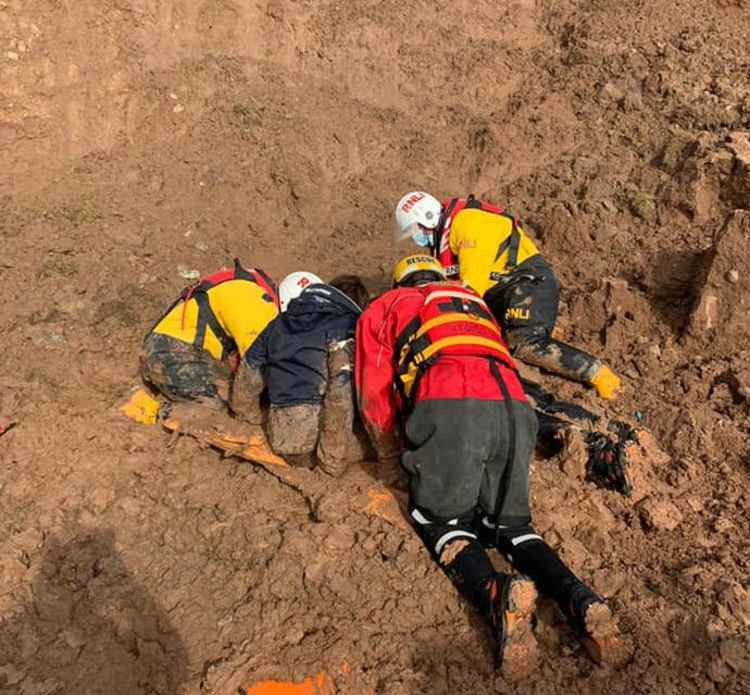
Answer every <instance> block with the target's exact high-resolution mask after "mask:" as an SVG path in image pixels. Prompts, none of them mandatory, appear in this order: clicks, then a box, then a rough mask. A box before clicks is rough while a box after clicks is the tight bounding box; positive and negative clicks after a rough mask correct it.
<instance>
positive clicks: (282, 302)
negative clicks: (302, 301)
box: [279, 270, 323, 311]
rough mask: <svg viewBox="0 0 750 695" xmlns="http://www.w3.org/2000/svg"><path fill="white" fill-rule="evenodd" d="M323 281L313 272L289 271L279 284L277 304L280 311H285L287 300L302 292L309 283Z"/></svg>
mask: <svg viewBox="0 0 750 695" xmlns="http://www.w3.org/2000/svg"><path fill="white" fill-rule="evenodd" d="M322 283H323V281H322V280H321V279H320V278H319V277H318V276H317V275H316V274H315V273H310V272H308V271H306V270H298V271H297V272H295V273H289V275H287V276H286V277H285V278H284V279H283V280H282V281H281V284H280V285H279V306H280V307H281V311H286V310H287V307H288V306H289V302H291V301H292V300H293V299H296V298H297V297H299V296H300V295H301V294H302V290H304V289H305V288H306V287H309V286H310V285H319V284H322Z"/></svg>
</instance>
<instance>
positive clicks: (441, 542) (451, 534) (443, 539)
mask: <svg viewBox="0 0 750 695" xmlns="http://www.w3.org/2000/svg"><path fill="white" fill-rule="evenodd" d="M454 538H471V539H472V540H476V539H477V537H476V535H475V534H473V533H469V532H468V531H448V533H444V534H443V535H442V536H440V538H438V542H437V543H435V555H440V551H442V549H443V548H444V547H445V545H446V544H447V543H448V541H452V540H453V539H454Z"/></svg>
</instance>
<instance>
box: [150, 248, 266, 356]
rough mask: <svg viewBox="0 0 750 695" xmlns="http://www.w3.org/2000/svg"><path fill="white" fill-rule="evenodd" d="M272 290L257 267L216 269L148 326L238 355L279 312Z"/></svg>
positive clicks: (213, 350)
mask: <svg viewBox="0 0 750 695" xmlns="http://www.w3.org/2000/svg"><path fill="white" fill-rule="evenodd" d="M278 313H279V312H278V308H277V299H276V289H275V287H274V285H273V283H272V282H271V281H270V279H269V278H268V277H267V276H266V275H265V273H263V271H261V270H259V269H255V270H245V269H244V268H242V267H241V265H240V264H239V261H237V260H236V259H235V268H234V270H227V271H220V272H219V273H215V274H214V275H210V276H208V277H206V278H203V279H202V280H201V281H200V282H199V283H198V284H197V285H196V286H194V287H189V288H186V289H185V290H183V292H182V294H181V295H180V297H179V298H178V299H177V300H176V301H175V303H174V304H173V305H172V306H171V307H170V308H169V309H168V310H167V312H166V313H165V314H164V315H163V316H162V318H161V319H160V320H159V321H158V322H157V323H156V325H155V326H154V328H153V329H152V331H151V332H152V333H159V334H161V335H167V336H170V337H172V338H176V339H177V340H181V341H183V342H185V343H190V344H191V345H194V346H196V347H198V348H202V349H204V350H206V351H208V352H209V353H210V354H211V355H212V356H213V357H215V358H216V359H217V360H221V359H223V358H224V357H226V356H227V354H229V353H230V352H237V353H239V356H240V357H243V356H244V355H245V353H246V352H247V351H248V349H249V348H250V346H251V345H252V344H253V343H254V342H255V340H256V339H257V338H258V336H259V335H260V334H261V333H262V332H263V330H264V329H265V327H266V326H267V325H268V324H269V323H270V322H271V321H272V320H273V319H274V318H275V317H276V315H277V314H278Z"/></svg>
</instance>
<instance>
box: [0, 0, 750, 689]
mask: <svg viewBox="0 0 750 695" xmlns="http://www.w3.org/2000/svg"><path fill="white" fill-rule="evenodd" d="M748 12H750V8H749V7H748V4H747V2H745V1H744V0H725V1H721V2H720V1H718V0H717V1H716V2H712V3H699V2H697V1H696V0H684V1H683V2H678V3H648V4H644V3H641V2H635V1H634V0H625V1H623V2H609V1H607V0H604V1H598V2H590V3H578V2H572V0H561V1H555V2H552V0H540V1H537V2H534V3H532V2H527V1H521V2H514V3H506V2H494V1H493V2H490V1H489V0H478V1H477V2H474V3H470V4H469V3H438V4H434V6H433V5H431V4H425V3H416V2H410V1H409V0H407V1H406V2H392V1H390V0H384V1H380V2H366V1H359V0H356V1H353V2H349V3H336V2H329V1H327V0H322V1H321V2H316V3H299V2H292V1H291V0H273V1H270V2H262V3H244V2H243V3H241V2H232V1H230V0H226V1H224V0H222V1H220V2H195V3H179V2H176V1H171V0H158V1H157V0H152V1H150V2H145V3H136V2H133V1H132V0H124V2H118V3H114V2H110V1H109V0H102V1H101V2H96V3H95V2H91V1H90V0H82V1H80V2H76V3H55V2H51V1H49V0H32V1H31V2H28V1H27V2H21V0H6V1H5V2H0V162H1V163H2V166H0V186H1V188H0V190H1V191H2V193H0V242H1V244H2V245H1V246H0V248H1V251H0V279H2V284H1V285H0V287H1V289H0V292H1V293H2V300H3V301H2V309H1V310H0V328H2V335H3V336H4V337H5V341H4V343H5V344H4V347H3V357H2V361H0V365H1V366H2V369H0V416H2V417H3V418H5V419H4V420H2V423H3V424H2V425H0V431H2V434H0V491H1V492H0V495H1V497H0V499H1V500H2V504H0V524H1V527H0V690H2V691H3V692H9V693H28V694H32V693H33V694H37V693H39V694H41V693H48V694H52V693H55V694H56V693H103V692H107V693H128V694H129V695H132V694H134V693H221V694H223V693H237V692H239V691H240V689H242V690H244V691H245V692H248V693H258V692H262V691H261V690H259V689H260V688H265V689H266V692H276V691H279V690H278V689H279V688H282V689H285V690H286V691H287V692H292V693H293V692H297V693H303V692H304V693H315V692H316V691H317V692H320V693H331V692H336V693H356V694H358V693H384V694H388V695H407V694H408V695H412V694H414V693H430V694H431V695H434V694H437V693H444V694H446V695H447V694H448V693H450V694H451V695H453V694H460V693H467V694H468V693H480V694H482V693H488V694H489V693H503V692H511V690H512V691H513V692H518V693H527V692H528V693H532V692H538V693H553V694H558V693H559V694H562V693H598V692H601V691H602V690H605V689H606V690H607V691H608V692H612V693H625V692H628V693H630V692H642V693H646V692H648V693H653V692H683V691H689V692H701V693H713V692H717V693H730V694H739V693H746V692H748V691H750V683H749V679H750V657H749V656H748V654H749V652H750V649H749V646H750V644H749V640H750V637H749V636H748V633H749V630H750V599H749V598H748V582H749V574H750V561H749V560H748V541H747V539H748V538H749V537H750V521H749V520H748V507H749V506H750V492H748V477H749V476H748V466H749V465H750V450H749V448H748V429H750V420H749V419H748V402H749V399H750V350H749V349H748V342H747V338H748V334H747V331H748V329H747V320H746V319H747V306H748V296H749V295H748V290H749V289H750V288H749V287H748V276H747V268H748V267H750V258H748V254H750V251H749V249H750V245H749V244H748V243H747V235H748V233H749V232H748V227H747V216H748V207H750V183H749V178H748V177H749V176H750V140H749V139H748V131H750V93H749V89H750V88H748V84H747V80H746V79H745V77H746V72H747V65H748V62H749V60H750V57H749V56H748V46H747V40H746V39H747V28H748ZM414 187H420V188H425V189H427V190H431V191H433V192H434V193H435V194H439V195H443V194H445V195H453V194H465V193H468V192H473V193H475V194H477V195H478V196H483V197H487V198H489V199H491V200H494V201H496V202H498V203H501V204H507V205H508V206H509V207H510V209H512V210H514V211H515V212H517V213H519V214H521V215H522V216H523V217H524V219H525V221H526V226H527V228H528V230H529V231H530V233H532V234H533V235H534V237H535V239H536V240H537V241H538V242H539V244H540V246H541V248H542V249H543V251H544V255H545V257H546V258H547V259H548V260H549V261H550V263H551V264H552V265H553V266H554V268H555V269H556V271H557V272H558V274H559V276H560V279H561V282H562V285H563V304H562V307H561V316H560V319H559V321H558V331H559V334H560V335H559V337H560V338H561V339H562V340H565V341H568V342H571V343H573V344H575V345H579V346H581V347H582V348H584V349H587V350H589V351H591V352H593V353H596V354H601V355H602V356H603V357H604V359H606V361H607V363H608V364H611V365H612V366H613V367H614V369H615V370H616V371H617V372H618V373H619V374H620V375H621V376H622V377H623V380H624V382H625V391H624V393H623V395H622V396H621V397H620V398H619V399H618V400H617V401H616V402H615V403H614V404H613V405H612V406H609V405H608V406H607V411H608V413H609V414H610V415H611V416H613V417H617V418H619V419H623V420H626V421H634V420H636V421H637V420H640V421H641V426H642V427H644V428H646V429H647V431H648V432H649V433H650V435H651V438H650V439H649V440H648V441H647V442H646V444H644V445H643V447H642V448H641V449H640V453H641V456H640V459H639V460H638V462H637V464H636V463H634V465H633V469H634V472H636V471H637V473H636V478H635V480H634V493H633V496H632V497H631V498H629V499H628V498H625V497H622V496H620V495H618V494H616V493H614V492H610V491H607V490H602V489H600V488H597V487H595V486H593V485H590V484H588V483H586V482H585V481H583V480H582V479H581V477H580V466H579V464H577V463H576V461H575V460H572V459H565V460H557V459H554V458H553V459H550V460H544V459H541V458H540V459H538V460H537V461H536V462H535V464H534V468H533V473H532V495H533V509H534V514H535V523H536V525H537V527H538V529H539V530H540V531H541V532H542V533H543V534H544V535H545V537H546V538H547V539H548V540H549V541H550V542H551V543H552V544H553V545H555V546H556V547H557V548H559V550H560V552H561V554H562V556H563V557H564V559H565V560H566V561H567V562H568V563H569V564H570V565H571V567H572V568H573V569H574V570H575V571H576V572H577V573H578V574H580V575H581V576H582V577H583V578H585V579H586V580H588V581H590V582H591V583H592V584H593V586H594V587H595V588H596V589H597V590H598V591H599V592H601V593H602V594H603V595H604V596H605V597H607V598H608V600H610V601H611V603H612V605H613V607H614V610H615V612H616V613H617V615H618V617H619V620H620V626H621V628H622V630H623V632H624V633H625V634H626V635H627V636H628V637H629V638H630V639H632V641H633V644H634V646H635V651H634V654H633V658H632V660H631V661H630V662H629V663H628V664H627V665H626V666H625V667H623V668H622V669H620V670H617V671H608V670H605V669H600V668H597V667H595V666H593V665H592V664H591V662H590V661H588V660H587V659H586V658H585V657H584V656H583V655H582V654H581V653H580V651H579V650H578V645H577V643H576V641H575V640H572V639H570V636H569V635H568V634H567V633H566V632H565V630H563V629H562V627H561V626H560V625H557V624H554V623H555V618H554V615H553V614H552V611H547V612H546V613H545V611H542V614H541V615H540V621H539V623H538V625H537V638H538V640H539V641H540V643H541V646H542V649H541V651H542V662H541V664H540V666H539V669H538V671H537V672H536V673H535V674H534V675H533V676H532V677H531V678H530V679H528V680H527V681H526V682H524V683H522V684H520V685H514V686H513V687H512V688H511V686H510V685H509V684H507V683H506V682H505V681H504V680H503V678H502V677H501V675H500V674H498V673H496V672H495V671H494V670H493V668H492V659H491V655H490V653H489V646H488V642H489V641H488V639H487V634H486V632H485V630H484V627H483V626H482V625H481V624H480V622H479V620H478V618H477V617H476V616H475V614H474V613H473V612H472V611H471V609H470V608H469V607H468V606H467V605H466V604H465V602H463V601H462V600H461V599H460V598H459V597H458V595H457V594H456V592H455V590H454V588H453V587H452V586H451V584H450V583H449V581H448V580H447V578H446V577H445V576H444V575H443V574H442V573H441V572H440V571H439V570H438V569H437V568H436V567H435V566H433V564H432V562H431V560H430V558H429V556H428V555H427V553H426V551H425V550H424V548H423V546H422V544H421V543H420V542H419V541H418V540H417V538H416V537H415V536H414V534H413V533H412V532H411V531H410V530H409V529H408V528H406V527H403V528H402V527H400V526H399V525H394V523H391V521H390V520H388V519H386V518H382V517H381V516H378V515H377V514H372V513H371V512H370V511H368V507H369V505H370V504H371V503H372V504H375V505H376V506H377V505H379V504H381V505H382V503H383V501H382V500H377V499H375V500H373V499H369V498H368V489H369V487H370V486H371V478H369V477H367V478H366V479H365V478H359V477H358V475H354V476H353V478H352V479H351V480H348V481H346V482H344V483H339V482H336V483H331V482H330V481H328V480H326V479H324V478H322V477H320V476H315V475H314V474H310V475H311V476H312V477H311V480H314V482H315V486H314V488H309V489H308V488H304V489H303V488H302V486H301V485H290V484H289V482H288V481H285V480H283V479H280V478H279V477H278V476H276V475H274V474H272V473H270V472H268V471H267V470H266V469H264V468H263V467H262V466H254V465H251V464H249V463H247V462H245V461H243V460H240V459H238V458H236V457H224V458H223V457H222V456H221V455H220V454H219V453H217V452H216V451H215V450H213V449H211V448H210V447H209V448H204V447H201V446H200V445H199V444H198V443H197V442H196V441H195V440H194V439H192V438H190V437H181V438H179V439H178V440H177V441H176V443H175V445H174V446H172V447H169V448H167V447H166V446H165V444H166V443H167V442H168V441H169V435H168V434H166V433H164V432H163V431H160V430H159V429H158V428H156V427H152V428H148V427H144V426H143V425H138V424H135V423H132V422H130V421H129V420H127V419H126V418H124V417H123V416H122V415H121V413H119V411H118V410H117V405H118V404H119V403H120V402H121V401H122V400H123V399H124V398H126V397H127V396H128V395H129V389H130V388H131V386H132V385H133V384H134V383H135V382H136V378H137V377H136V373H137V371H136V370H137V353H138V348H139V343H140V340H141V338H142V336H143V333H144V332H145V330H146V329H147V328H148V327H149V325H150V322H152V321H153V320H155V318H156V317H157V316H158V315H159V312H160V311H161V310H162V309H163V308H164V307H165V306H167V305H168V303H169V302H170V301H171V300H172V299H173V297H174V295H175V294H176V292H177V291H178V290H179V289H180V288H181V287H182V286H183V285H184V284H185V279H184V277H183V276H184V275H186V274H187V275H190V274H191V273H192V272H193V271H198V272H199V273H208V272H212V271H215V270H217V269H218V268H219V267H221V266H222V265H224V264H227V263H229V262H230V261H231V259H232V258H233V257H234V256H239V257H241V258H242V259H243V260H244V261H245V262H246V263H248V264H258V265H261V266H262V267H263V268H264V269H265V270H267V271H268V272H269V273H271V274H272V276H274V277H276V278H281V277H283V275H284V274H285V273H286V272H289V271H292V270H297V269H298V268H299V267H304V266H309V267H310V268H311V269H312V270H315V271H316V272H317V273H318V274H320V275H321V276H322V277H324V278H330V277H332V276H333V275H335V274H338V273H339V272H342V269H345V270H346V272H352V273H358V274H360V275H362V276H363V277H364V278H365V279H366V280H367V282H368V284H369V285H370V286H371V287H372V288H373V289H377V288H382V287H383V286H385V285H386V284H387V275H388V272H389V270H390V268H391V265H392V263H393V261H395V260H396V259H395V257H394V253H393V249H392V246H391V243H390V242H391V237H390V225H391V215H392V207H393V204H394V202H395V201H396V200H397V198H398V197H399V196H400V195H401V194H402V193H403V192H404V191H406V190H411V189H412V188H414ZM540 378H541V379H542V381H544V382H545V385H546V386H547V387H548V388H553V389H554V390H555V392H556V393H558V394H559V395H560V396H561V397H563V398H565V399H567V400H573V401H575V402H580V403H581V404H583V405H585V406H587V407H590V408H592V409H595V408H597V407H599V405H600V404H597V402H596V400H595V398H594V397H593V396H592V394H591V393H590V392H589V391H587V390H584V389H583V388H582V387H580V386H577V385H575V384H571V383H566V382H561V381H559V380H557V381H555V380H551V379H550V380H547V379H546V378H545V377H543V376H541V377H540ZM636 414H637V415H636ZM636 458H637V457H634V459H636ZM370 509H372V508H370ZM269 689H277V690H269ZM280 692H284V690H280Z"/></svg>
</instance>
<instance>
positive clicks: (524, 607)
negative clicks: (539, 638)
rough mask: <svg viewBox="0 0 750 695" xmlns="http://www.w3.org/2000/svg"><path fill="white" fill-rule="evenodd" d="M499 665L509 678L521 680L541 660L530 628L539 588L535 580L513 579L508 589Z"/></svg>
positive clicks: (506, 589) (506, 590)
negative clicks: (503, 638) (503, 637)
mask: <svg viewBox="0 0 750 695" xmlns="http://www.w3.org/2000/svg"><path fill="white" fill-rule="evenodd" d="M505 592H506V595H505V601H504V605H505V611H504V612H503V627H504V633H505V641H504V643H503V645H502V653H501V654H500V655H499V657H500V665H501V668H502V671H503V676H505V677H506V678H507V679H508V680H511V681H518V680H522V679H524V678H526V677H528V676H529V675H531V673H532V672H533V671H534V669H535V668H536V666H537V663H538V661H539V653H538V649H537V643H536V638H535V637H534V633H533V631H532V629H531V618H532V616H533V615H534V611H535V610H536V600H537V595H538V594H537V590H536V587H535V586H534V582H532V581H531V580H530V579H525V578H514V579H513V580H511V582H510V583H509V584H508V586H507V587H506V588H505Z"/></svg>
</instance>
